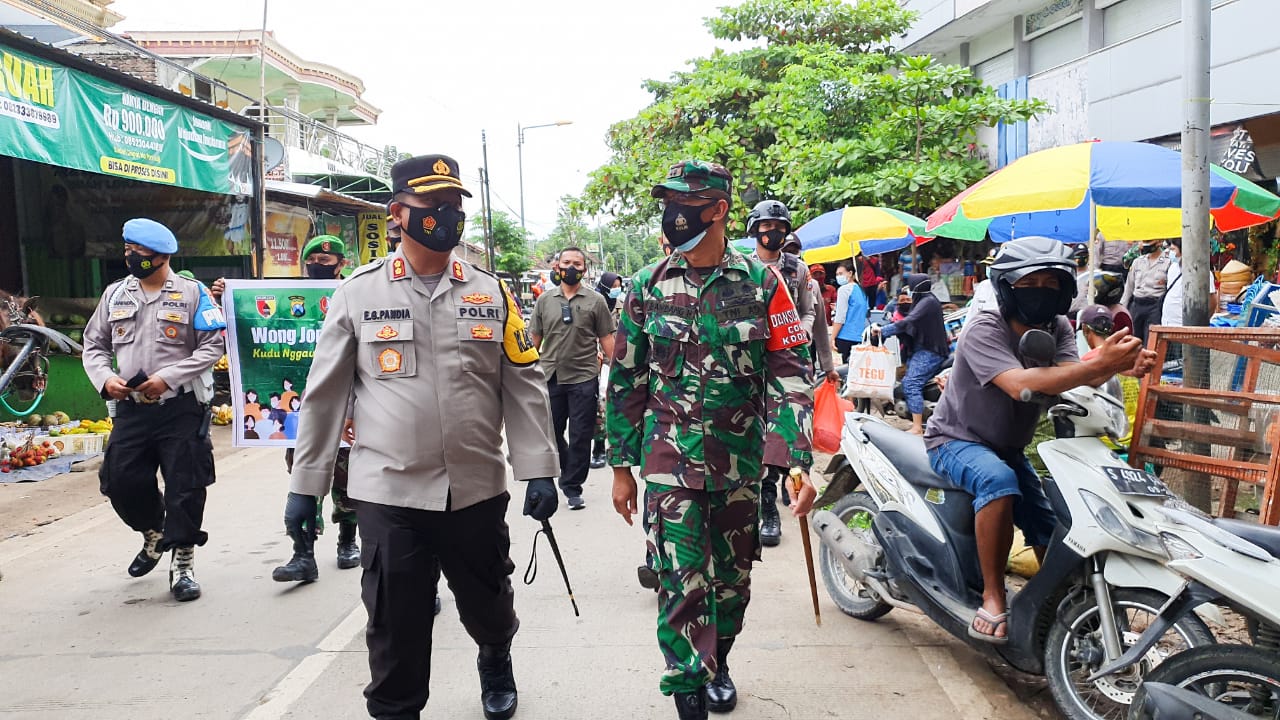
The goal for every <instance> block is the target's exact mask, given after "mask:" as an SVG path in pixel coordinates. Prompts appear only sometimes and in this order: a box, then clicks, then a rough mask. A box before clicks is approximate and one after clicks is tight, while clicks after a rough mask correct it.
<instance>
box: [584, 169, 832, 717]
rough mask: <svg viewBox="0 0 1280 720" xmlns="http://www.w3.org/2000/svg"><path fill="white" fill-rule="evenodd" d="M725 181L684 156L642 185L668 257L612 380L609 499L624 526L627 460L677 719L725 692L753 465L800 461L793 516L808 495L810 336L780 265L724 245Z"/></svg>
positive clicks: (632, 308)
mask: <svg viewBox="0 0 1280 720" xmlns="http://www.w3.org/2000/svg"><path fill="white" fill-rule="evenodd" d="M730 184H731V177H730V175H729V173H728V171H727V170H725V169H724V168H723V167H721V166H719V165H714V164H709V163H705V162H699V161H685V162H681V163H678V164H677V165H675V166H673V167H672V168H671V171H670V172H669V173H668V176H667V179H666V181H665V182H663V183H662V184H660V185H658V186H656V187H655V188H654V189H653V195H654V196H655V197H658V198H661V199H662V201H663V204H664V206H665V207H664V212H663V222H662V229H663V233H664V236H665V237H666V239H667V241H668V242H669V243H670V245H671V247H672V248H673V249H674V252H673V253H672V255H671V256H670V257H668V258H667V259H665V260H661V261H658V262H657V263H655V264H654V265H651V266H649V267H647V268H645V269H644V270H641V271H640V272H639V273H638V274H637V275H636V276H635V278H634V280H633V282H632V285H631V290H630V292H629V293H628V294H627V296H626V299H625V301H624V304H623V308H622V312H621V318H620V321H621V324H620V327H619V329H618V335H617V339H616V340H615V344H614V355H613V363H612V365H611V370H610V375H609V401H608V410H607V425H608V436H609V452H610V464H611V465H613V466H614V486H613V501H614V507H615V509H616V510H617V511H618V513H619V514H621V515H622V516H623V518H624V519H626V521H627V523H628V524H630V523H631V522H632V515H634V513H635V512H636V504H637V503H636V495H637V489H636V480H635V478H634V476H633V475H632V470H631V468H632V467H634V466H637V465H638V466H639V467H640V476H641V478H643V479H644V481H645V521H646V525H647V527H648V545H649V551H650V553H651V554H652V556H653V563H654V567H655V569H656V570H657V573H658V576H659V578H660V580H661V587H660V588H659V591H658V602H659V613H658V644H659V646H660V647H661V649H662V653H663V656H664V657H665V660H666V671H665V672H664V673H663V675H662V680H661V683H660V688H661V690H662V692H663V694H665V695H674V696H675V703H676V709H677V711H678V713H679V717H680V718H681V719H682V720H686V719H692V718H706V717H707V711H708V709H710V710H713V711H717V712H728V711H729V710H732V709H733V707H734V705H735V704H736V702H737V693H736V690H735V688H734V686H733V681H732V680H731V679H730V678H729V668H728V664H727V657H728V654H729V650H730V649H731V648H732V646H733V642H734V639H735V638H736V637H737V635H738V633H739V632H740V631H741V630H742V622H743V614H744V612H745V611H746V607H747V603H748V601H749V600H750V583H751V564H752V561H754V560H756V559H758V558H759V553H760V539H759V521H758V513H757V507H758V497H759V492H760V479H761V476H762V474H763V466H764V464H765V463H768V464H770V465H779V466H782V467H795V468H800V469H801V470H804V471H806V472H804V473H802V477H803V478H804V489H803V490H802V491H801V492H800V494H799V497H798V498H797V502H796V503H795V505H794V508H793V512H794V513H795V514H797V515H800V514H803V513H807V512H808V510H809V508H810V506H811V505H812V504H813V498H814V495H815V493H814V490H813V486H812V485H811V484H809V481H808V476H807V470H808V468H809V466H810V464H811V461H812V456H811V452H810V429H811V425H812V410H813V397H812V391H811V382H810V370H809V367H810V365H809V360H808V357H807V350H806V345H807V344H808V341H809V338H808V335H807V333H805V331H804V329H803V327H802V326H801V324H800V315H799V313H797V311H796V307H795V304H794V303H793V301H792V300H791V297H790V294H789V293H788V292H787V290H786V287H785V286H784V285H783V284H782V283H781V281H780V278H779V276H778V274H777V272H776V271H774V270H772V269H770V268H768V267H766V266H765V265H763V264H761V263H759V262H756V261H754V260H752V259H750V258H748V257H746V256H744V255H742V254H741V253H739V252H738V251H737V250H735V249H734V248H733V247H732V246H729V245H727V244H726V242H725V235H724V234H725V218H726V216H727V215H728V213H729V203H730V198H731V195H730Z"/></svg>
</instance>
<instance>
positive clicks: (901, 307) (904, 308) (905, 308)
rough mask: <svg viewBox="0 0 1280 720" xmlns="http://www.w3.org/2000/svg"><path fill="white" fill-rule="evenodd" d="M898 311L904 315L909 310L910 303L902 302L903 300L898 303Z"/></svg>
mask: <svg viewBox="0 0 1280 720" xmlns="http://www.w3.org/2000/svg"><path fill="white" fill-rule="evenodd" d="M898 312H900V313H902V314H903V315H906V314H907V313H909V312H911V303H904V302H900V303H898Z"/></svg>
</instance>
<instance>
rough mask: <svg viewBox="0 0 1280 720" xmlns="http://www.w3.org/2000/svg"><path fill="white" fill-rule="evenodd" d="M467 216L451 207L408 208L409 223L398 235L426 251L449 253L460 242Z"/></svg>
mask: <svg viewBox="0 0 1280 720" xmlns="http://www.w3.org/2000/svg"><path fill="white" fill-rule="evenodd" d="M466 224H467V214H466V213H465V212H463V211H461V210H459V209H458V208H456V207H454V206H452V205H441V206H440V207H437V208H417V207H409V222H408V223H407V224H406V225H404V226H403V227H401V228H400V234H401V235H404V236H405V237H408V238H409V239H410V240H413V241H414V242H416V243H418V244H419V245H421V246H423V247H425V248H426V249H428V250H434V251H435V252H449V251H450V250H452V249H454V248H455V247H457V246H458V243H459V242H461V241H462V230H463V228H464V227H466Z"/></svg>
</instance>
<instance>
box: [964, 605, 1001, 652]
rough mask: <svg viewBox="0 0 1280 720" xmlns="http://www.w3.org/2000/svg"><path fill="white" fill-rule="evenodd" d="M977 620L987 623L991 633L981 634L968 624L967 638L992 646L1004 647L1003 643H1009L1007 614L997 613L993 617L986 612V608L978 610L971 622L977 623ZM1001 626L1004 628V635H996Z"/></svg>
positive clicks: (971, 624)
mask: <svg viewBox="0 0 1280 720" xmlns="http://www.w3.org/2000/svg"><path fill="white" fill-rule="evenodd" d="M979 620H981V621H983V622H985V623H987V624H988V625H991V632H989V633H985V632H982V631H981V630H979V629H978V628H976V627H974V625H973V623H969V637H971V638H973V639H974V640H981V641H982V642H987V643H991V644H992V645H1004V644H1005V643H1007V642H1009V636H1008V632H1009V613H1008V612H1002V613H997V614H995V615H992V614H991V613H989V612H987V610H986V608H978V614H977V615H975V616H974V618H973V622H977V621H979ZM1001 625H1003V626H1004V631H1005V634H1004V635H996V631H997V630H999V629H1000V626H1001Z"/></svg>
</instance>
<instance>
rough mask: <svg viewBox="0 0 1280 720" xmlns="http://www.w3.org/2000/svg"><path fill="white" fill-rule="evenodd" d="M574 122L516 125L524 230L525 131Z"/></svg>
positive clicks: (522, 224)
mask: <svg viewBox="0 0 1280 720" xmlns="http://www.w3.org/2000/svg"><path fill="white" fill-rule="evenodd" d="M572 124H573V121H572V120H557V121H555V122H552V123H543V124H541V125H516V160H517V162H518V163H519V165H520V229H521V230H524V131H525V130H534V129H536V128H544V127H559V126H561V125H572Z"/></svg>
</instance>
